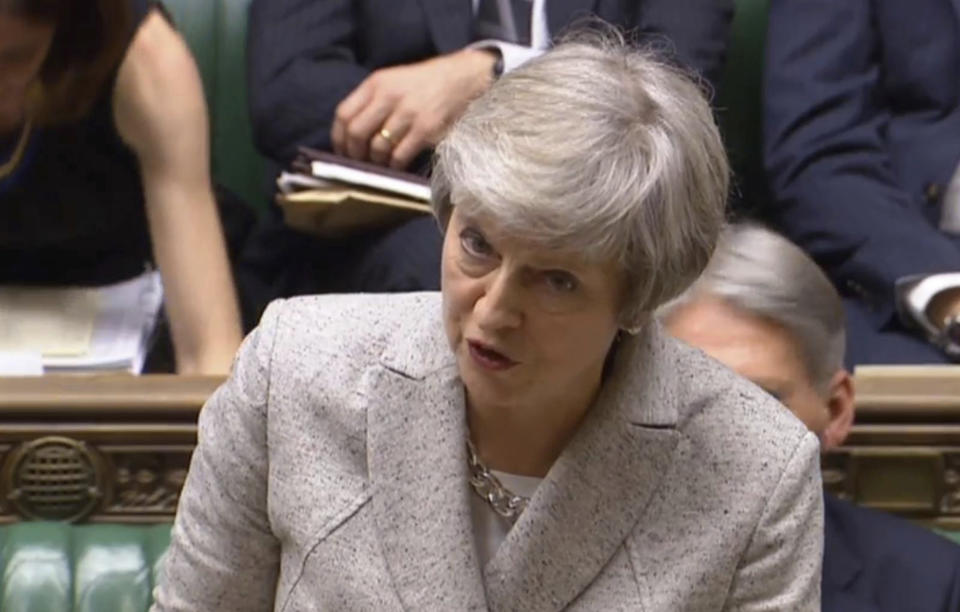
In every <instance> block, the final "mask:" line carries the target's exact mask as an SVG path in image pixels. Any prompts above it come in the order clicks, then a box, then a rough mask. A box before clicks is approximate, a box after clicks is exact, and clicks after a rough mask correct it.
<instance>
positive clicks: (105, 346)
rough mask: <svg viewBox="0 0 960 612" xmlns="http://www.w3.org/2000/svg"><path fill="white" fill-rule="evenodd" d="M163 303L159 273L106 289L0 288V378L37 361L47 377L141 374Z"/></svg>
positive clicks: (153, 272)
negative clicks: (68, 373) (71, 373)
mask: <svg viewBox="0 0 960 612" xmlns="http://www.w3.org/2000/svg"><path fill="white" fill-rule="evenodd" d="M162 303H163V284H162V283H161V281H160V273H159V272H156V271H149V272H145V273H144V274H142V275H140V276H138V277H136V278H133V279H130V280H127V281H123V282H120V283H116V284H114V285H107V286H103V287H63V288H33V287H0V354H3V355H4V359H2V360H0V374H12V373H16V372H18V371H23V370H30V369H32V368H33V366H32V365H28V362H32V361H35V360H36V359H37V358H38V356H39V361H40V362H41V363H42V366H43V370H44V371H45V372H57V371H84V370H89V371H100V370H123V371H128V372H132V373H134V374H137V373H139V372H140V371H141V370H142V369H143V362H144V360H145V359H146V354H147V350H148V349H149V342H150V338H151V335H152V333H153V330H154V328H155V326H156V321H157V316H158V315H159V313H160V307H161V305H162ZM18 355H19V356H20V357H19V359H18V358H17V356H18Z"/></svg>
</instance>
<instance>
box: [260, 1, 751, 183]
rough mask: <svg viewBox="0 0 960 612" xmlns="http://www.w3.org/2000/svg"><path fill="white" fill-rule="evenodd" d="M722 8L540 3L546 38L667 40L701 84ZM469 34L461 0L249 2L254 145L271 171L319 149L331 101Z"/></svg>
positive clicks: (717, 45) (721, 4) (468, 10)
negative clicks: (604, 35)
mask: <svg viewBox="0 0 960 612" xmlns="http://www.w3.org/2000/svg"><path fill="white" fill-rule="evenodd" d="M732 10H733V9H732V0H547V20H548V23H549V28H550V33H551V35H554V36H555V35H557V34H558V33H561V32H562V31H563V29H564V28H565V27H566V26H568V25H570V24H572V23H574V22H576V21H577V20H578V19H579V18H582V17H585V16H588V15H596V16H599V17H600V18H602V19H604V20H606V21H609V22H611V23H613V24H616V25H618V26H620V27H622V28H625V29H637V30H638V31H639V33H640V34H641V36H642V38H643V39H645V40H651V39H654V38H659V39H660V40H661V41H662V42H666V41H665V39H669V43H668V44H669V46H672V47H674V49H673V50H674V51H675V54H676V56H677V58H679V60H680V61H682V62H684V63H686V64H687V65H689V66H691V67H693V68H695V69H697V70H698V71H700V72H701V73H703V74H705V75H706V76H707V77H708V78H712V77H715V76H716V75H717V73H718V71H719V69H720V67H721V64H722V60H723V49H724V47H725V45H726V37H727V31H728V25H729V21H730V18H731V16H732ZM472 29H473V12H472V4H471V0H253V3H252V5H251V7H250V19H249V42H248V64H249V66H248V75H249V76H248V78H249V85H250V106H251V113H252V116H253V128H254V137H255V139H256V143H257V146H258V147H259V148H260V150H261V152H263V153H264V154H265V155H266V156H268V157H270V158H272V159H274V160H275V161H277V162H279V163H281V164H284V163H286V162H287V161H289V160H290V159H291V158H292V157H293V155H294V154H295V152H296V147H297V145H304V144H306V145H311V146H314V147H317V148H320V149H329V148H330V136H329V134H330V127H331V125H332V123H333V114H334V110H335V109H336V107H337V104H339V103H340V101H341V100H342V99H343V98H345V97H346V96H347V95H348V94H349V93H350V92H351V91H353V89H354V88H355V87H356V86H357V85H359V84H360V82H361V81H362V80H363V79H364V78H365V77H366V76H367V75H368V74H369V73H370V72H372V71H373V70H376V69H378V68H383V67H386V66H392V65H397V64H404V63H411V62H416V61H420V60H424V59H427V58H429V57H432V56H435V55H438V54H443V53H449V52H451V51H455V50H457V49H460V48H463V47H465V46H466V45H468V44H469V43H470V42H472V40H473V37H472ZM658 46H661V47H666V46H667V45H664V44H661V45H658ZM666 50H668V51H669V49H666Z"/></svg>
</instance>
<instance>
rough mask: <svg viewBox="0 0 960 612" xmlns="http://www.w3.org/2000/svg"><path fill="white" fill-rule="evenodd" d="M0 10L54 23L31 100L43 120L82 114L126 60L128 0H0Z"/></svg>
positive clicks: (0, 11) (68, 117) (32, 19)
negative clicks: (36, 95) (38, 89)
mask: <svg viewBox="0 0 960 612" xmlns="http://www.w3.org/2000/svg"><path fill="white" fill-rule="evenodd" d="M0 13H6V14H10V15H14V16H17V17H21V18H23V19H26V20H28V21H32V22H35V23H44V24H51V25H53V26H54V28H55V30H54V35H53V42H52V43H51V45H50V52H49V53H48V55H47V59H46V61H45V62H44V64H43V67H42V68H41V72H40V84H41V85H42V92H41V95H40V96H39V99H38V100H33V101H32V104H33V105H34V111H35V113H36V118H37V120H38V122H40V123H60V122H65V121H71V120H74V119H77V118H79V117H82V116H83V115H85V114H86V113H87V112H88V111H89V110H90V107H91V106H92V105H93V103H94V102H96V100H97V98H98V97H99V96H100V94H101V93H102V90H103V88H104V86H106V85H107V84H108V83H109V81H110V78H111V75H112V74H113V72H114V71H115V70H116V67H117V65H118V64H119V63H120V61H121V60H122V59H123V54H124V52H125V50H126V47H127V42H128V39H129V36H130V29H131V23H130V22H131V11H130V2H129V0H0Z"/></svg>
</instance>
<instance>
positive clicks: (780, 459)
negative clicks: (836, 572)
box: [663, 334, 817, 487]
mask: <svg viewBox="0 0 960 612" xmlns="http://www.w3.org/2000/svg"><path fill="white" fill-rule="evenodd" d="M663 343H664V349H665V350H664V354H665V355H667V358H668V359H669V361H670V362H671V364H670V366H671V368H672V370H673V371H674V372H675V375H674V376H675V378H676V381H677V382H676V388H675V390H674V393H675V396H676V398H677V400H676V401H677V413H678V414H677V427H678V429H679V431H680V432H681V433H682V435H683V436H684V437H685V438H686V439H687V440H689V442H690V446H691V448H694V449H696V451H695V453H694V454H695V455H696V456H697V462H698V463H701V464H702V463H704V462H706V463H709V464H710V465H711V466H713V467H714V468H715V469H716V470H717V471H718V474H719V473H721V472H722V473H723V474H726V475H727V476H725V478H727V477H729V479H731V480H730V482H733V481H737V482H740V481H742V482H741V484H742V485H743V486H747V487H753V486H774V485H775V484H776V483H777V482H778V481H779V479H780V478H782V477H783V474H784V470H786V469H787V466H788V464H789V463H790V462H791V460H793V459H794V457H795V456H796V455H797V454H798V453H799V454H803V455H804V456H806V455H809V454H811V453H816V452H817V444H816V439H815V437H814V436H813V434H811V433H810V431H809V430H808V429H807V428H806V426H805V425H804V424H803V423H802V422H801V421H800V420H799V419H797V418H796V416H794V415H793V413H791V412H790V411H789V410H788V409H787V408H786V407H785V406H784V405H783V404H781V403H780V402H779V401H777V400H776V399H774V398H773V397H772V396H771V395H770V394H769V393H767V392H765V391H764V390H762V389H760V388H759V387H757V386H756V385H754V384H753V383H751V382H750V381H748V380H747V379H745V378H743V377H741V376H740V375H738V374H736V373H735V372H733V371H732V370H730V369H729V368H727V367H726V366H724V365H723V364H721V363H720V362H718V361H716V360H714V359H712V358H711V357H709V356H707V355H706V354H704V353H703V352H702V351H700V350H699V349H696V348H693V347H691V346H689V345H687V344H685V343H683V342H681V341H679V340H676V339H674V338H672V337H670V336H668V335H666V334H664V339H663ZM761 481H762V482H761Z"/></svg>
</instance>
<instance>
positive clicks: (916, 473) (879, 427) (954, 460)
mask: <svg viewBox="0 0 960 612" xmlns="http://www.w3.org/2000/svg"><path fill="white" fill-rule="evenodd" d="M855 379H856V389H857V420H856V424H855V425H854V427H853V431H852V432H851V434H850V437H849V438H848V439H847V443H846V444H845V445H844V446H843V447H842V448H840V449H837V450H836V451H834V452H831V453H829V454H827V455H826V456H824V458H823V479H824V485H825V486H826V488H827V489H829V490H831V491H833V492H835V493H837V494H838V495H840V496H841V497H844V498H846V499H850V500H852V501H855V502H857V503H859V504H862V505H865V506H870V507H873V508H877V509H880V510H886V511H889V512H894V513H897V514H901V515H904V516H906V517H909V518H912V519H914V520H917V521H920V522H923V523H929V524H935V525H937V526H939V527H943V528H947V529H960V366H871V367H861V368H858V369H857V370H856V376H855Z"/></svg>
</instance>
